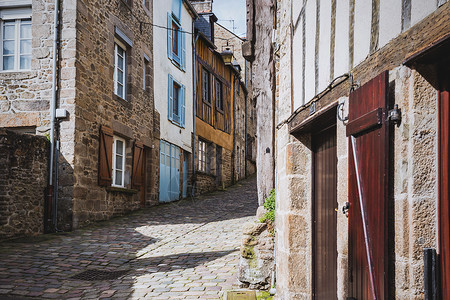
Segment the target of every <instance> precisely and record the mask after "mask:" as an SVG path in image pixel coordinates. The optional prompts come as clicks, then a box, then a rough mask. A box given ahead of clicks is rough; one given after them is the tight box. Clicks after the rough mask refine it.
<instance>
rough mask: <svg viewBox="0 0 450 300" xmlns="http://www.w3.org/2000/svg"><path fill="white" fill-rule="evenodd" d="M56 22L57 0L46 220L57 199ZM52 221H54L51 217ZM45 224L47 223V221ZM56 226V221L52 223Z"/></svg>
mask: <svg viewBox="0 0 450 300" xmlns="http://www.w3.org/2000/svg"><path fill="white" fill-rule="evenodd" d="M58 23H59V0H56V1H55V11H54V21H53V71H52V76H53V78H52V99H51V101H50V170H49V173H50V174H49V183H48V184H49V186H48V195H47V197H48V198H47V205H48V210H47V211H48V213H49V214H48V215H47V222H51V219H50V217H51V216H55V211H52V206H53V208H54V209H56V204H57V200H56V197H54V183H55V182H56V176H53V172H54V169H55V160H56V161H57V158H56V159H55V124H56V86H57V81H56V77H57V64H58V53H57V52H58V27H59V26H58ZM53 221H55V220H54V219H53ZM47 225H49V224H48V223H47ZM53 225H54V226H55V227H56V223H54V224H53Z"/></svg>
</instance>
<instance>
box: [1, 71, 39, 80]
mask: <svg viewBox="0 0 450 300" xmlns="http://www.w3.org/2000/svg"><path fill="white" fill-rule="evenodd" d="M34 77H37V72H36V71H31V70H23V71H0V80H8V79H15V80H20V79H30V78H34Z"/></svg>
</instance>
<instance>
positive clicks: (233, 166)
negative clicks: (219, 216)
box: [230, 74, 239, 184]
mask: <svg viewBox="0 0 450 300" xmlns="http://www.w3.org/2000/svg"><path fill="white" fill-rule="evenodd" d="M233 82H234V84H233V91H232V93H233V151H232V152H231V184H234V183H235V182H236V179H235V178H236V105H237V101H236V74H234V78H233ZM230 97H231V93H230ZM238 155H239V153H238ZM238 180H239V175H238Z"/></svg>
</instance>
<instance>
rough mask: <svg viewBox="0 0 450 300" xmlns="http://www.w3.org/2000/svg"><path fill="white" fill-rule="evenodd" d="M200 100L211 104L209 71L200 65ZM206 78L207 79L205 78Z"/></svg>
mask: <svg viewBox="0 0 450 300" xmlns="http://www.w3.org/2000/svg"><path fill="white" fill-rule="evenodd" d="M201 72H202V100H203V102H204V103H206V104H208V105H211V73H210V72H209V71H208V70H207V69H206V68H205V67H202V71H201ZM205 78H207V80H205Z"/></svg>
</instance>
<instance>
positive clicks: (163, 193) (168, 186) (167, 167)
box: [159, 141, 181, 202]
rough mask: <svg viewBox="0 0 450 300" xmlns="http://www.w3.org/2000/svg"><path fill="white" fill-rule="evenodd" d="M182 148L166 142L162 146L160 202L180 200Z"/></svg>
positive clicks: (162, 142)
mask: <svg viewBox="0 0 450 300" xmlns="http://www.w3.org/2000/svg"><path fill="white" fill-rule="evenodd" d="M180 155H181V154H180V148H179V147H177V146H175V145H172V144H170V143H168V142H166V141H161V145H160V157H161V163H160V173H159V175H160V176H159V202H170V201H174V200H178V199H179V198H180Z"/></svg>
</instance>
